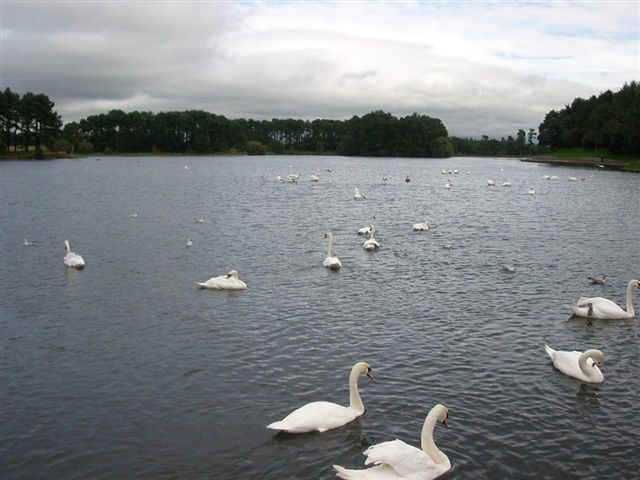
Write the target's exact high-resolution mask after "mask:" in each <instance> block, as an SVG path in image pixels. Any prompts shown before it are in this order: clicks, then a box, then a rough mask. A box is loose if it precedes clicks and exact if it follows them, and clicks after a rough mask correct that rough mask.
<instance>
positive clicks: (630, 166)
mask: <svg viewBox="0 0 640 480" xmlns="http://www.w3.org/2000/svg"><path fill="white" fill-rule="evenodd" d="M624 169H625V170H626V171H627V172H638V173H640V160H629V161H628V162H625V164H624Z"/></svg>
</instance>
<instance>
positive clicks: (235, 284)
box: [195, 270, 247, 290]
mask: <svg viewBox="0 0 640 480" xmlns="http://www.w3.org/2000/svg"><path fill="white" fill-rule="evenodd" d="M195 284H196V285H198V286H199V287H200V288H208V289H210V290H245V289H246V288H247V284H246V283H244V282H243V281H242V280H240V279H239V278H238V272H237V271H235V270H231V271H230V272H229V273H227V274H226V275H220V276H219V277H213V278H210V279H209V280H207V281H206V282H202V283H201V282H195Z"/></svg>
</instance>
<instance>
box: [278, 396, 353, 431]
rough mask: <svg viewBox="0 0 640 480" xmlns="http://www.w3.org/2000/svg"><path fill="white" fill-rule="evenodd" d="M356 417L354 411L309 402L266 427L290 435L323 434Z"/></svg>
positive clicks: (322, 403) (340, 406)
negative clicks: (314, 432)
mask: <svg viewBox="0 0 640 480" xmlns="http://www.w3.org/2000/svg"><path fill="white" fill-rule="evenodd" d="M358 416H359V415H358V413H357V412H356V411H355V410H353V409H351V408H349V407H343V406H342V405H338V404H336V403H331V402H311V403H307V404H306V405H303V406H302V407H300V408H298V409H296V410H294V411H293V412H291V413H290V414H289V415H287V416H286V417H284V418H283V419H282V420H281V421H279V422H274V423H271V424H269V425H267V428H270V429H273V430H284V431H286V432H290V433H303V432H313V431H318V432H325V431H327V430H331V429H333V428H338V427H341V426H342V425H345V424H346V423H349V422H350V421H352V420H354V419H355V418H356V417H358Z"/></svg>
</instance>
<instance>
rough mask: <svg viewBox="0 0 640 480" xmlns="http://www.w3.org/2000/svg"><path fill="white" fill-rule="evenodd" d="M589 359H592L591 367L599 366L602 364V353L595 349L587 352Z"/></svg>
mask: <svg viewBox="0 0 640 480" xmlns="http://www.w3.org/2000/svg"><path fill="white" fill-rule="evenodd" d="M586 353H588V354H589V357H591V358H592V359H593V365H597V366H600V365H602V363H603V362H604V353H602V352H601V351H600V350H597V349H595V348H594V349H591V350H587V352H586Z"/></svg>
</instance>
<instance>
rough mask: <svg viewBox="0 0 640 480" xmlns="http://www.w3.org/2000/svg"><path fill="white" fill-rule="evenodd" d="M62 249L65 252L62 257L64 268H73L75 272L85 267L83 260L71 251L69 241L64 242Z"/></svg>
mask: <svg viewBox="0 0 640 480" xmlns="http://www.w3.org/2000/svg"><path fill="white" fill-rule="evenodd" d="M64 249H65V251H66V252H67V253H66V254H65V256H64V266H65V267H69V268H75V269H76V270H82V269H83V268H84V266H85V263H84V258H82V257H81V256H80V255H78V254H77V253H74V252H72V251H71V245H70V244H69V240H65V241H64Z"/></svg>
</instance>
